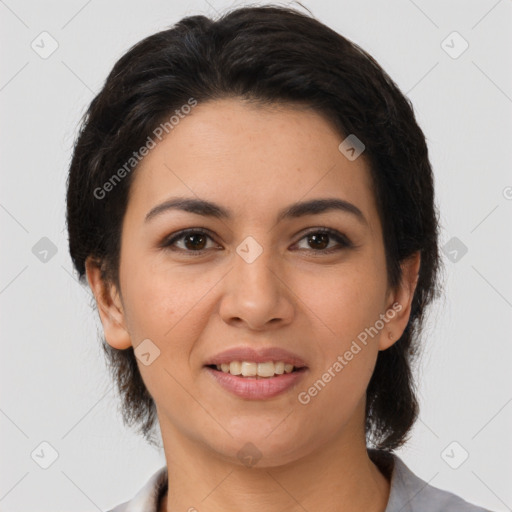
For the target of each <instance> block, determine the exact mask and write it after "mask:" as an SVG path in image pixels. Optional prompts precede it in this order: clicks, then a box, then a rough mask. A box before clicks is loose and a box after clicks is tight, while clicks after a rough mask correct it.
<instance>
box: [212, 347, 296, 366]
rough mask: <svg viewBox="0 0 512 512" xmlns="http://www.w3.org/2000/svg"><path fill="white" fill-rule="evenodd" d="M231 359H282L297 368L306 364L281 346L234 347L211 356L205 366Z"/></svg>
mask: <svg viewBox="0 0 512 512" xmlns="http://www.w3.org/2000/svg"><path fill="white" fill-rule="evenodd" d="M231 361H250V362H254V363H266V362H267V361H274V362H277V361H282V362H284V363H288V364H293V366H295V367H296V368H302V367H304V366H306V363H305V362H304V361H303V360H302V359H301V358H300V357H299V356H297V355H296V354H293V353H292V352H289V351H288V350H285V349H282V348H279V347H267V348H259V349H255V348H253V347H233V348H230V349H228V350H224V351H223V352H220V353H218V354H216V355H214V356H212V357H210V358H209V359H208V360H207V361H206V362H205V366H208V365H217V364H222V363H230V362H231Z"/></svg>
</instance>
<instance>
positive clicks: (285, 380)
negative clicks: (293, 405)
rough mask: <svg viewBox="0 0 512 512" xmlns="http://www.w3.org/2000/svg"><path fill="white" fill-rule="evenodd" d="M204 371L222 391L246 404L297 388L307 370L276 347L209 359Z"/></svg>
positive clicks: (242, 349) (240, 350)
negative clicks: (243, 400) (242, 399)
mask: <svg viewBox="0 0 512 512" xmlns="http://www.w3.org/2000/svg"><path fill="white" fill-rule="evenodd" d="M205 369H206V370H207V372H208V373H209V374H210V375H211V376H212V377H213V378H214V379H215V381H216V382H217V383H218V384H219V385H220V386H221V387H222V388H223V389H224V390H226V391H228V392H230V393H232V394H234V395H236V396H238V397H240V398H244V399H246V400H265V399H268V398H272V397H274V396H276V395H279V394H281V393H284V392H285V391H288V390H290V389H292V388H293V387H294V386H296V384H297V382H298V381H299V380H300V379H302V378H303V376H304V374H305V373H306V371H307V366H306V364H305V363H304V361H303V360H302V359H301V358H300V357H299V356H298V355H296V354H293V353H291V352H289V351H287V350H284V349H280V348H277V347H271V348H266V349H259V350H256V349H254V348H249V347H237V348H233V349H229V350H226V351H224V352H221V353H219V354H217V355H215V356H213V357H211V358H210V359H208V360H207V361H206V364H205Z"/></svg>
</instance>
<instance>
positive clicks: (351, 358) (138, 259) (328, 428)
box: [88, 99, 418, 466]
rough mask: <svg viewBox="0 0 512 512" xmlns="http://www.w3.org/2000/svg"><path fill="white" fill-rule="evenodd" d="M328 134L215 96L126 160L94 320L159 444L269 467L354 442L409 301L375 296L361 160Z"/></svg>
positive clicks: (378, 288)
mask: <svg viewBox="0 0 512 512" xmlns="http://www.w3.org/2000/svg"><path fill="white" fill-rule="evenodd" d="M342 140H343V139H342V138H341V137H340V135H339V134H338V133H337V131H335V129H334V128H333V127H332V126H331V125H330V124H329V123H328V122H327V121H326V120H325V119H324V118H323V117H321V116H320V115H319V114H317V113H315V112H313V111H311V110H306V109H302V110H299V109H293V108H291V107H290V106H288V107H286V106H281V107H279V108H274V109H270V108H262V107H256V106H249V105H247V104H245V103H243V102H241V101H240V100H236V99H229V100H221V101H214V102H209V103H204V104H199V105H198V106H196V107H195V108H194V109H193V110H192V113H191V114H189V115H188V116H186V117H185V118H183V119H181V120H180V122H179V124H178V125H177V126H175V127H174V129H173V130H172V131H171V132H170V133H169V135H168V136H166V138H164V139H163V140H162V141H161V142H159V143H158V144H157V146H156V147H155V148H154V149H152V150H151V151H150V152H149V154H148V155H147V156H146V157H145V158H144V160H143V161H142V162H141V164H140V166H139V168H138V169H137V171H136V175H135V176H134V182H133V184H132V186H131V191H130V197H129V202H128V206H127V210H126V214H125V217H124V222H123V226H122V243H121V258H120V270H119V272H120V281H119V282H120V298H119V295H117V293H116V290H115V288H113V287H112V288H110V291H111V297H112V302H111V303H104V304H103V306H102V307H101V308H100V314H101V318H102V322H103V325H104V328H105V337H106V339H107V341H108V342H109V344H111V345H112V346H113V347H115V348H119V349H124V348H127V347H129V346H130V345H133V347H134V348H135V350H136V354H137V356H138V358H137V363H138V366H139V369H140V372H141V374H142V377H143V379H144V382H145V384H146V386H147V388H148V390H149V392H150V394H151V395H152V396H153V398H154V400H155V403H156V405H157V410H158V417H159V421H160V428H161V431H162V435H163V438H164V443H165V442H166V439H168V440H169V441H168V442H169V443H171V442H172V441H171V440H178V441H180V442H181V443H191V444H193V445H194V446H196V447H197V446H200V447H202V448H207V449H208V450H209V451H210V452H211V453H212V454H215V455H216V456H218V457H221V458H230V459H232V460H236V458H237V457H238V458H239V459H240V460H241V462H240V463H242V462H243V461H242V459H243V457H244V456H245V455H251V453H252V452H251V450H252V451H254V454H255V455H256V456H257V457H259V456H261V457H262V459H261V461H259V462H258V464H259V465H265V464H267V465H268V466H272V465H277V464H283V463H286V462H289V461H293V460H297V459H298V458H300V457H304V456H307V455H308V454H311V453H312V452H314V451H315V450H319V449H320V448H321V447H322V446H326V445H327V444H328V443H333V442H341V443H343V442H346V443H348V442H353V440H354V438H358V439H359V440H360V439H361V437H362V436H363V439H364V406H365V390H366V388H367V385H368V382H369V380H370V377H371V374H372V371H373V368H374V365H375V361H376V357H377V354H378V351H379V350H382V349H385V348H387V347H389V346H390V345H391V344H392V343H393V342H394V341H395V340H396V339H397V338H398V337H399V336H400V335H401V334H402V332H403V330H404V328H405V326H406V324H407V320H408V316H409V311H410V310H409V302H410V298H411V297H412V291H413V289H409V287H408V286H405V287H404V288H403V289H399V290H389V289H388V287H387V280H386V262H385V254H384V244H383V238H382V229H381V223H380V220H379V216H378V214H377V210H376V204H375V199H374V196H373V194H372V191H371V181H370V173H369V169H368V167H367V162H366V161H365V159H364V153H363V154H362V155H361V156H360V157H358V158H356V159H355V160H351V159H348V158H347V157H346V156H345V155H344V154H343V153H342V152H341V151H340V149H339V148H338V147H339V145H340V143H341V142H342ZM178 198H180V199H186V200H190V202H192V201H193V202H194V204H195V206H194V208H193V209H194V210H195V211H194V212H192V211H186V210H185V209H181V208H179V207H171V206H170V203H168V202H170V201H174V200H176V199H178ZM105 200H108V198H106V199H105ZM318 200H323V201H325V200H329V201H330V200H337V201H339V203H338V207H331V208H329V207H322V206H321V205H318V204H317V205H316V207H315V205H314V204H310V202H311V201H318ZM166 203H167V207H166V206H165V205H166ZM200 203H201V204H202V203H204V204H203V205H202V206H201V204H200ZM206 203H211V204H212V205H213V204H214V205H216V206H209V205H206ZM221 212H222V213H221ZM358 212H359V213H358ZM183 230H190V231H191V233H189V234H188V235H187V234H181V235H180V236H176V239H175V240H172V239H173V237H174V236H175V234H177V233H178V232H181V231H183ZM198 230H200V231H201V232H200V233H197V231H198ZM322 230H329V233H328V234H325V233H322V232H321V231H322ZM319 231H320V232H319ZM338 237H339V238H338ZM417 269H418V267H417V265H416V266H415V267H414V268H413V269H412V272H411V276H413V277H412V278H411V280H410V281H409V282H408V284H410V282H414V277H415V275H416V272H417ZM88 275H89V279H90V283H92V286H93V287H94V286H96V285H97V283H98V281H97V280H96V281H95V278H94V275H93V270H92V269H90V268H88ZM99 295H100V294H98V293H96V296H97V298H98V299H99V300H101V299H100V297H99ZM394 303H395V307H394V308H393V304H394ZM390 332H391V333H393V335H394V337H393V338H392V340H390V338H389V336H388V335H389V333H390ZM365 334H366V336H365ZM137 347H139V348H137ZM268 362H273V363H274V364H273V365H271V364H267V363H268ZM222 363H224V369H223V368H222V366H221V369H220V370H217V365H221V364H222ZM230 363H232V364H230ZM256 363H262V364H261V365H259V366H258V365H257V364H256ZM282 363H286V366H285V367H284V368H283V364H282ZM288 364H290V365H292V364H293V365H294V368H295V369H294V371H292V372H291V373H287V371H288V370H289V369H290V368H289V366H288ZM227 368H229V369H230V371H232V372H233V374H237V373H239V372H240V371H243V372H244V373H245V374H246V376H244V375H232V374H231V373H229V372H226V369H227ZM223 370H224V371H223ZM256 371H259V374H261V375H259V376H258V377H255V376H251V375H254V372H256ZM283 371H284V373H283ZM272 374H273V375H274V376H273V377H270V376H265V375H272ZM247 375H249V376H247ZM248 443H252V445H254V447H252V446H251V445H249V444H248Z"/></svg>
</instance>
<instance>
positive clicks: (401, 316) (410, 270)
mask: <svg viewBox="0 0 512 512" xmlns="http://www.w3.org/2000/svg"><path fill="white" fill-rule="evenodd" d="M420 264H421V256H420V252H419V251H417V252H415V253H414V254H413V255H412V256H410V257H409V258H407V259H406V260H404V261H403V262H402V263H401V265H400V266H401V269H402V276H401V280H400V283H399V285H398V286H397V288H396V290H394V291H393V292H392V293H390V294H389V295H390V299H389V303H388V306H387V315H388V316H389V317H390V318H391V319H390V320H389V321H388V323H387V327H386V330H385V331H383V332H382V334H381V336H380V339H379V350H386V349H387V348H389V347H390V346H391V345H393V344H394V343H396V342H397V341H398V340H399V339H400V337H401V336H402V334H403V332H404V330H405V328H406V327H407V323H408V322H409V317H410V315H411V305H412V299H413V297H414V291H415V290H416V285H417V283H418V277H419V271H420ZM390 311H394V312H395V315H394V316H393V317H391V314H390Z"/></svg>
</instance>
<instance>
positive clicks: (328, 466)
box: [159, 429, 390, 512]
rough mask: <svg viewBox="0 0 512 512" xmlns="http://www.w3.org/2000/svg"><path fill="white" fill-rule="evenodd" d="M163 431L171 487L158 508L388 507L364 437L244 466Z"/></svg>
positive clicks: (251, 511) (330, 510) (274, 511)
mask: <svg viewBox="0 0 512 512" xmlns="http://www.w3.org/2000/svg"><path fill="white" fill-rule="evenodd" d="M164 432H165V429H162V435H163V439H164V449H165V452H166V453H165V455H166V460H167V470H168V479H169V482H168V484H169V486H168V492H167V494H166V496H165V498H164V500H163V503H162V506H161V508H160V511H159V512H176V511H182V510H187V511H200V512H213V511H218V510H223V511H226V512H231V511H239V510H244V511H247V512H260V511H261V510H265V511H268V512H285V511H286V512H292V511H293V512H295V511H297V512H298V511H300V512H304V510H323V511H325V512H335V511H340V510H365V511H366V512H384V511H385V509H386V505H387V502H388V498H389V491H390V484H389V481H388V480H387V478H386V477H385V476H384V475H383V474H382V473H381V472H380V470H379V469H378V468H377V466H376V465H375V464H374V463H373V462H372V461H371V460H370V458H369V457H368V453H367V449H366V444H365V439H364V437H363V436H359V437H358V439H354V436H351V438H349V439H344V438H343V436H340V439H339V440H338V441H336V442H334V443H332V442H331V443H326V444H325V445H324V446H323V447H322V448H320V449H318V450H316V451H315V452H314V453H310V454H309V455H306V456H304V457H302V458H300V459H297V460H294V461H293V462H292V463H288V464H284V465H278V466H268V467H258V465H256V466H254V467H251V468H247V467H244V466H242V465H240V464H238V463H235V462H232V461H229V460H226V459H222V458H220V457H218V456H216V455H215V454H212V452H211V451H208V450H207V449H205V448H204V447H202V446H199V445H198V444H197V443H193V442H191V441H190V440H188V439H184V438H179V436H177V435H176V432H173V435H172V436H171V437H169V436H164ZM168 433H169V432H168ZM173 441H174V442H173Z"/></svg>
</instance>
